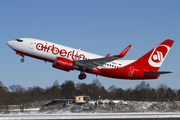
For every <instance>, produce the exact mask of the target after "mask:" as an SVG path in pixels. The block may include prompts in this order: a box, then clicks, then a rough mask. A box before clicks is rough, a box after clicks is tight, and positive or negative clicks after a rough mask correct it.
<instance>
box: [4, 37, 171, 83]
mask: <svg viewBox="0 0 180 120" xmlns="http://www.w3.org/2000/svg"><path fill="white" fill-rule="evenodd" d="M173 43H174V41H173V40H170V39H167V40H165V41H164V42H162V43H161V44H159V45H158V46H157V47H155V48H153V49H152V50H151V51H149V52H148V53H146V54H145V55H143V56H142V57H140V58H139V59H136V60H118V59H120V58H123V57H124V56H125V55H126V53H127V52H128V51H129V49H130V48H131V45H129V46H128V47H127V48H125V49H124V50H123V51H122V52H121V53H119V54H118V55H112V56H110V54H108V55H106V56H100V55H96V54H92V53H89V52H85V51H82V50H80V49H74V48H71V47H67V46H63V45H59V44H56V43H52V42H48V41H44V40H40V39H34V38H18V39H15V40H12V41H8V42H7V45H8V46H9V47H10V48H11V49H13V50H14V51H15V52H16V54H18V55H20V56H22V59H21V62H24V56H29V57H33V58H36V59H40V60H43V61H45V62H51V63H52V67H54V68H57V69H60V70H64V71H67V72H69V71H71V70H78V71H80V74H79V76H78V78H79V79H80V80H83V79H85V78H86V74H85V72H86V73H91V74H94V75H96V76H97V75H100V76H105V77H109V78H116V79H129V80H145V79H157V78H158V77H159V76H160V75H161V74H167V73H172V72H170V71H158V70H159V68H160V67H161V65H162V63H163V61H164V59H165V57H166V56H167V54H168V52H169V50H170V48H171V46H172V45H173Z"/></svg>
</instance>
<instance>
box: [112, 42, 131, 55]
mask: <svg viewBox="0 0 180 120" xmlns="http://www.w3.org/2000/svg"><path fill="white" fill-rule="evenodd" d="M131 46H132V45H129V46H128V47H127V48H126V49H124V50H123V51H122V52H121V53H120V54H119V55H116V56H115V57H119V58H123V57H124V56H125V55H126V53H127V52H128V51H129V49H130V48H131Z"/></svg>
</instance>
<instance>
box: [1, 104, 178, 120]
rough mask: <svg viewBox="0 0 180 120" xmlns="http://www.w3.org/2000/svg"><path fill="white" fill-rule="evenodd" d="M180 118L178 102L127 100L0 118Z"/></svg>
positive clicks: (8, 114) (13, 112) (34, 110)
mask: <svg viewBox="0 0 180 120" xmlns="http://www.w3.org/2000/svg"><path fill="white" fill-rule="evenodd" d="M21 118H22V119H95V118H97V119H103V118H106V119H107V118H111V119H112V118H180V102H179V101H174V102H142V101H129V102H119V103H116V104H106V103H105V102H104V103H103V102H102V103H101V104H99V103H98V104H94V105H92V104H84V105H68V107H64V106H63V107H62V105H54V106H53V107H52V106H51V107H50V106H49V107H44V108H26V109H25V112H24V113H21V112H19V111H18V110H17V109H14V110H11V112H6V113H5V112H2V113H1V115H0V119H2V120H3V119H21Z"/></svg>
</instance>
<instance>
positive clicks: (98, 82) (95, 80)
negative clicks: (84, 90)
mask: <svg viewBox="0 0 180 120" xmlns="http://www.w3.org/2000/svg"><path fill="white" fill-rule="evenodd" d="M93 83H95V84H96V86H97V87H99V88H101V87H102V84H101V82H100V81H99V79H94V80H93V81H92V84H93Z"/></svg>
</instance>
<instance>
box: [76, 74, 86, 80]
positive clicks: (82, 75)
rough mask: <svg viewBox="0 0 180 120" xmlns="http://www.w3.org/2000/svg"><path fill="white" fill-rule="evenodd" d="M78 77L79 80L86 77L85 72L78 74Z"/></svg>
mask: <svg viewBox="0 0 180 120" xmlns="http://www.w3.org/2000/svg"><path fill="white" fill-rule="evenodd" d="M78 78H79V79H80V80H83V79H85V78H86V74H84V73H83V74H80V75H79V76H78Z"/></svg>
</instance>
